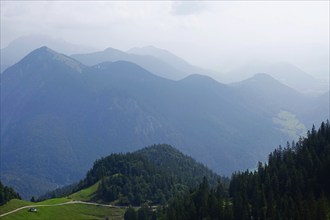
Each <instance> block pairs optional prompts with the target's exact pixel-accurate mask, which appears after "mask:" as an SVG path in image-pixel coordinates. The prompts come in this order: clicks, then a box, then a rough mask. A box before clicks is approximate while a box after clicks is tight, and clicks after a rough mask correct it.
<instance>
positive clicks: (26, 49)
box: [0, 34, 95, 73]
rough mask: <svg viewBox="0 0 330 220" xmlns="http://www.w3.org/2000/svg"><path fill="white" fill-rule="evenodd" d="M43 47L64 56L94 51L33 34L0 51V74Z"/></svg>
mask: <svg viewBox="0 0 330 220" xmlns="http://www.w3.org/2000/svg"><path fill="white" fill-rule="evenodd" d="M43 45H48V46H49V47H51V48H53V49H55V50H56V51H60V52H61V53H65V54H73V53H83V52H84V53H86V52H90V51H95V49H93V48H90V47H86V46H83V45H77V44H72V43H69V42H66V41H64V40H62V39H58V38H53V37H50V36H47V35H38V34H34V35H27V36H22V37H20V38H18V39H16V40H14V41H13V42H11V43H10V44H9V45H8V46H6V47H5V48H2V49H1V51H0V52H1V73H2V72H3V71H4V70H5V69H7V68H8V67H9V66H11V65H13V64H15V63H17V62H18V61H20V60H21V59H22V58H23V57H25V56H26V55H27V54H29V53H30V52H31V51H32V50H34V49H35V48H38V47H41V46H43Z"/></svg>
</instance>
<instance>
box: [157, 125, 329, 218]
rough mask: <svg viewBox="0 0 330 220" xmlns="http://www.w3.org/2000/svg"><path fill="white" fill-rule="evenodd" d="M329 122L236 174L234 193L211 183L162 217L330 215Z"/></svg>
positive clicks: (204, 182) (174, 205) (172, 204)
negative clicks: (215, 186) (264, 160)
mask: <svg viewBox="0 0 330 220" xmlns="http://www.w3.org/2000/svg"><path fill="white" fill-rule="evenodd" d="M329 170H330V124H329V121H327V122H326V123H324V122H323V123H322V124H321V126H320V128H319V129H318V130H316V129H315V128H314V127H313V129H312V130H311V131H309V132H308V134H307V138H301V139H300V140H299V141H298V142H297V143H292V144H291V146H290V144H287V146H286V147H285V148H282V147H279V148H278V149H276V150H275V151H274V152H272V153H271V154H270V155H269V159H268V162H267V163H265V164H262V163H259V165H258V169H257V170H256V171H248V170H247V171H245V172H237V173H234V174H233V176H232V179H231V183H230V187H229V194H227V193H226V191H223V190H221V189H222V186H221V185H219V186H218V189H216V190H214V189H212V188H210V187H209V185H208V183H207V180H206V179H205V180H204V181H203V182H202V184H201V185H200V186H199V188H197V189H195V190H193V191H191V192H190V193H188V194H186V196H185V197H181V198H177V199H174V200H173V201H172V202H171V204H170V205H169V206H168V208H166V209H165V210H163V212H162V214H159V216H161V218H163V219H205V218H206V219H237V220H238V219H240V220H241V219H297V220H300V219H306V220H308V219H329V217H330V205H329V204H330V203H329V201H330V175H329Z"/></svg>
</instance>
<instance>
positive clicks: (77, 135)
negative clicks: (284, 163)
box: [1, 47, 327, 198]
mask: <svg viewBox="0 0 330 220" xmlns="http://www.w3.org/2000/svg"><path fill="white" fill-rule="evenodd" d="M104 53H107V52H106V51H104ZM110 54H113V50H111V53H110ZM119 54H120V52H119ZM94 55H95V54H94ZM101 55H102V54H101ZM95 56H96V58H95V60H93V59H92V58H91V57H90V56H88V57H86V60H85V62H91V63H89V64H90V65H92V64H93V63H97V62H98V58H97V56H98V54H96V55H95ZM74 57H75V56H74ZM101 57H103V55H102V56H101ZM82 59H83V58H82V57H80V60H82ZM100 61H103V60H100ZM264 78H266V81H265V80H264ZM253 80H256V81H257V84H258V81H260V83H261V84H262V83H268V84H269V85H275V86H264V87H262V86H259V87H257V90H256V91H252V92H251V94H248V93H249V92H250V90H249V89H247V90H246V89H244V88H245V87H246V86H247V87H249V86H252V87H253V85H251V82H250V81H246V82H242V83H241V84H240V85H236V86H232V85H231V86H227V85H224V84H221V83H219V82H217V81H215V80H213V79H212V78H210V77H206V76H203V75H190V76H188V77H186V78H184V79H182V80H179V81H173V80H169V79H165V78H163V77H159V76H157V75H155V74H153V73H151V72H150V71H147V70H146V69H144V68H142V67H141V66H139V65H137V64H135V63H131V62H127V61H116V62H101V63H97V64H96V65H93V66H86V65H84V64H82V63H81V62H79V61H77V60H75V59H73V58H72V57H68V56H66V55H63V54H59V53H57V52H55V51H53V50H51V49H49V48H47V47H42V48H39V49H37V50H34V51H33V52H31V53H30V54H29V55H27V56H26V57H25V58H23V59H22V60H21V61H20V62H18V63H17V64H15V65H13V66H11V67H9V68H8V69H7V70H6V71H5V72H4V73H3V74H2V75H1V96H2V97H1V119H2V120H1V163H2V166H1V174H2V176H1V178H2V181H3V182H4V183H5V184H6V185H9V186H12V187H14V188H15V189H16V190H17V191H18V192H19V193H20V195H22V196H23V197H25V198H29V197H30V196H31V195H40V194H42V193H44V192H45V191H47V190H50V189H54V188H56V187H57V186H60V185H65V184H70V183H72V182H74V181H77V180H79V179H80V178H82V177H83V175H84V174H85V172H86V171H87V169H88V168H89V167H91V164H92V163H93V161H94V160H95V159H97V158H100V157H102V156H105V155H109V154H110V153H115V152H127V151H133V150H137V149H140V148H142V147H144V146H148V145H152V144H155V143H167V144H171V145H173V146H175V147H176V148H178V149H179V150H181V151H182V152H184V153H185V154H188V155H190V156H192V157H193V158H196V159H197V160H198V161H200V162H202V163H205V164H206V165H208V166H209V167H210V168H212V169H213V170H214V171H216V172H217V173H219V174H221V175H229V174H230V173H231V172H233V171H234V170H240V169H246V168H250V167H254V166H255V161H258V160H264V159H265V157H266V155H267V153H268V152H269V151H270V150H271V149H273V148H274V147H276V146H277V145H278V144H279V142H280V141H279V140H288V135H287V133H285V132H283V130H281V129H282V128H281V126H280V125H281V124H280V125H279V123H277V124H276V123H274V120H273V119H274V117H279V116H278V114H279V113H280V112H278V111H283V110H285V111H286V112H289V113H290V114H291V115H294V116H295V117H296V119H297V120H299V121H301V122H304V121H305V120H310V119H311V118H312V117H313V116H314V115H315V112H314V111H313V109H317V106H321V105H323V103H319V102H320V101H321V100H323V99H320V100H319V99H307V98H306V99H304V97H303V96H302V97H301V100H299V103H296V100H295V99H296V98H297V97H296V95H297V96H300V95H299V94H296V93H295V94H293V95H288V94H287V93H285V92H283V93H281V92H280V91H281V90H283V89H288V88H287V87H285V86H283V85H281V84H280V83H278V82H276V80H274V79H272V78H270V77H268V76H261V77H260V76H256V77H255V78H254V79H253ZM268 81H269V82H268ZM259 91H260V92H259ZM288 91H289V90H288ZM258 93H263V94H268V95H269V96H268V97H269V99H272V100H273V101H272V100H263V99H262V98H261V97H259V98H258V97H256V98H255V100H254V103H252V104H251V102H250V100H249V98H248V97H254V96H255V95H256V94H258ZM272 93H274V94H276V95H277V96H278V97H271V94H272ZM291 97H292V99H293V100H291V103H290V100H287V101H285V102H284V103H285V105H284V104H283V103H282V102H278V101H274V100H284V98H287V99H291ZM299 99H300V98H299ZM303 101H305V102H306V103H305V104H306V105H310V103H313V105H314V106H315V108H313V109H306V111H305V112H304V114H300V111H296V108H295V107H292V106H296V105H300V102H303ZM269 102H272V103H273V104H272V105H270V104H269ZM281 105H283V106H281ZM320 108H321V107H319V109H320ZM289 113H288V114H289ZM322 114H323V113H322ZM303 117H305V118H303ZM318 117H319V118H322V119H323V118H324V117H327V115H325V116H324V115H318ZM306 118H307V119H306ZM308 118H309V119H308ZM280 119H281V120H285V118H284V119H283V118H280Z"/></svg>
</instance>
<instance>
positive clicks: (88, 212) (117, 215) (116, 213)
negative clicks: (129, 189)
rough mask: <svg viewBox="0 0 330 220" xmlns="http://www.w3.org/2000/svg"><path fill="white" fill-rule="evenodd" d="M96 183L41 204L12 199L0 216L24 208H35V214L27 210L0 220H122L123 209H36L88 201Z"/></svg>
mask: <svg viewBox="0 0 330 220" xmlns="http://www.w3.org/2000/svg"><path fill="white" fill-rule="evenodd" d="M97 187H98V183H96V184H94V185H93V186H91V187H88V188H86V189H84V190H81V191H79V192H76V193H74V194H72V195H70V196H68V197H66V198H55V199H48V200H45V201H42V202H36V203H33V202H29V201H23V200H18V199H13V200H11V201H9V202H8V203H7V204H5V205H3V206H0V214H4V213H7V212H10V211H12V210H15V209H17V208H20V207H24V206H36V208H37V209H38V211H37V212H36V213H33V212H29V209H28V208H25V209H22V210H20V211H17V212H15V213H12V214H9V215H7V216H4V217H2V218H1V220H6V219H64V220H65V219H102V220H103V219H105V218H106V217H109V219H123V218H124V213H125V209H119V208H109V207H103V206H97V205H87V204H66V205H59V206H47V207H38V205H56V204H61V203H66V202H69V201H72V200H77V201H90V200H92V198H93V196H94V195H95V192H96V190H97Z"/></svg>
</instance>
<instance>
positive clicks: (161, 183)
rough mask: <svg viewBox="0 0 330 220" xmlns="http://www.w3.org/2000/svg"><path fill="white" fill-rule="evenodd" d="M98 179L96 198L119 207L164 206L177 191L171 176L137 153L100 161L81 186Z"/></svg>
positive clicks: (114, 155) (109, 157)
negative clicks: (146, 203)
mask: <svg viewBox="0 0 330 220" xmlns="http://www.w3.org/2000/svg"><path fill="white" fill-rule="evenodd" d="M99 180H101V182H100V185H99V189H98V192H97V199H102V200H104V201H107V202H112V201H115V202H116V203H117V204H120V205H130V204H131V205H140V204H143V203H145V202H151V203H153V204H162V203H164V202H165V201H167V200H168V199H169V197H170V196H171V195H172V194H173V192H174V183H173V180H172V179H171V177H170V176H168V175H166V174H164V173H162V172H161V171H160V170H158V169H157V168H156V167H155V166H154V165H153V164H152V163H150V162H149V161H148V160H147V159H146V158H145V157H143V156H141V155H139V154H136V153H126V154H111V155H110V156H108V157H105V158H102V159H100V160H97V161H96V162H95V163H94V166H93V168H92V169H91V170H90V171H88V173H87V176H86V178H85V179H84V180H83V181H82V182H81V183H80V186H79V187H80V188H84V187H87V186H90V185H93V184H94V183H96V182H97V181H99Z"/></svg>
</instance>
